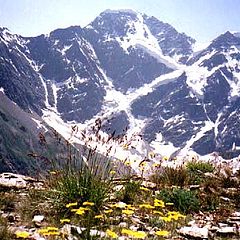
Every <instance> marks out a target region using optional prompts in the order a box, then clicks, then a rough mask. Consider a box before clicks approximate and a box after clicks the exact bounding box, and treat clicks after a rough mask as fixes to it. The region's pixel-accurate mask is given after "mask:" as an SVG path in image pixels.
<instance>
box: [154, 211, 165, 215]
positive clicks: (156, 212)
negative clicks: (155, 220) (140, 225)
mask: <svg viewBox="0 0 240 240" xmlns="http://www.w3.org/2000/svg"><path fill="white" fill-rule="evenodd" d="M153 213H155V214H159V215H163V213H162V212H160V211H153Z"/></svg>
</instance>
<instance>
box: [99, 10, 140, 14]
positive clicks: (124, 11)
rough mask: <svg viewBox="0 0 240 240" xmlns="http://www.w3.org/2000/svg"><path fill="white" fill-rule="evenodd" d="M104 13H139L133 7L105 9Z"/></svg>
mask: <svg viewBox="0 0 240 240" xmlns="http://www.w3.org/2000/svg"><path fill="white" fill-rule="evenodd" d="M103 13H107V14H109V13H110V14H119V13H120V14H135V15H136V14H138V12H137V11H135V10H132V9H106V10H105V11H103V12H102V14H103Z"/></svg>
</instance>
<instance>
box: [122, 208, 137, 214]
mask: <svg viewBox="0 0 240 240" xmlns="http://www.w3.org/2000/svg"><path fill="white" fill-rule="evenodd" d="M122 213H125V214H127V215H132V214H133V213H134V211H133V210H129V209H125V210H122Z"/></svg>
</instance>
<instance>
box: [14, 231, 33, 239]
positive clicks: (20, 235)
mask: <svg viewBox="0 0 240 240" xmlns="http://www.w3.org/2000/svg"><path fill="white" fill-rule="evenodd" d="M15 235H16V237H17V238H28V237H29V236H30V233H29V232H26V231H23V232H16V233H15Z"/></svg>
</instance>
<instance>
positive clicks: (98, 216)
mask: <svg viewBox="0 0 240 240" xmlns="http://www.w3.org/2000/svg"><path fill="white" fill-rule="evenodd" d="M94 218H97V219H103V218H104V216H103V215H102V214H99V215H96V216H95V217H94Z"/></svg>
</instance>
